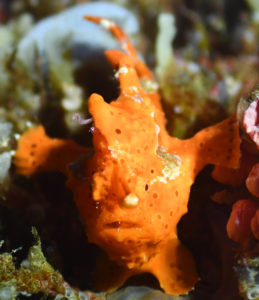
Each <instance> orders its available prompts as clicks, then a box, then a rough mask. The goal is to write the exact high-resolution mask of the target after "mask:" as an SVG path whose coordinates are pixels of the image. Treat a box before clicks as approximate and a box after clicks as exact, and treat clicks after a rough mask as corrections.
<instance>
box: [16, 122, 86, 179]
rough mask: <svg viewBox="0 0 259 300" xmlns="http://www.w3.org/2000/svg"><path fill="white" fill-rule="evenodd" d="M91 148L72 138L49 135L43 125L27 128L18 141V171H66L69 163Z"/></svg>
mask: <svg viewBox="0 0 259 300" xmlns="http://www.w3.org/2000/svg"><path fill="white" fill-rule="evenodd" d="M87 152H89V149H87V148H85V147H82V146H79V145H77V144H76V143H75V142H74V141H72V140H62V139H57V138H50V137H48V136H47V134H46V132H45V130H44V128H43V126H37V127H34V128H31V129H29V130H27V131H26V132H25V133H24V134H23V135H22V136H21V137H20V139H19V141H18V148H17V151H16V153H15V156H14V164H15V165H16V168H17V173H20V174H22V175H32V174H35V173H40V172H51V171H61V172H66V170H67V164H68V163H69V162H71V161H74V160H75V159H76V158H78V157H79V156H80V155H83V154H85V153H87Z"/></svg>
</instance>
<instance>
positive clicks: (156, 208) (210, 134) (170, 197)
mask: <svg viewBox="0 0 259 300" xmlns="http://www.w3.org/2000/svg"><path fill="white" fill-rule="evenodd" d="M86 19H87V20H90V21H93V22H96V23H101V21H102V19H100V18H97V17H86ZM109 30H110V31H111V32H112V33H113V34H114V35H115V36H116V37H117V39H118V40H119V41H120V42H121V44H122V46H123V48H124V49H126V53H123V52H121V51H119V50H109V51H106V53H105V54H106V57H107V59H108V60H109V62H110V63H111V65H112V66H113V67H114V68H115V69H117V70H118V71H117V75H118V80H119V83H120V89H121V92H120V96H119V98H118V99H116V100H115V101H112V102H111V103H110V104H108V103H106V102H105V101H104V99H103V98H102V97H101V96H100V95H97V94H93V95H91V97H90V99H89V101H88V108H89V112H90V113H91V115H92V117H93V120H94V127H93V131H92V134H93V144H94V154H93V155H92V156H91V157H89V158H87V159H86V160H85V167H84V170H85V174H84V175H85V178H86V180H83V179H78V178H76V177H75V176H74V174H73V172H71V171H70V170H69V168H68V167H67V165H68V163H69V162H71V161H74V160H75V159H76V158H79V157H80V156H81V155H83V154H89V153H90V151H92V150H91V149H86V148H84V147H80V146H78V145H76V144H75V143H74V142H73V141H61V140H58V139H50V138H48V137H47V136H46V135H45V133H44V131H43V129H42V127H37V128H34V129H30V130H29V131H28V132H26V133H25V134H24V135H23V136H22V137H21V139H20V140H19V144H18V150H17V152H16V155H15V164H16V166H17V171H18V172H20V173H21V174H24V175H31V174H33V173H37V172H41V171H50V170H61V171H63V172H65V173H66V174H67V176H68V182H67V185H68V186H69V188H70V189H71V190H72V191H73V194H74V200H75V202H76V204H77V206H78V208H79V210H80V214H81V216H82V218H83V220H84V223H85V229H86V233H87V236H88V239H89V241H90V242H92V243H95V244H97V245H99V246H100V247H101V248H102V249H104V250H105V252H106V253H107V256H108V259H105V260H104V258H103V260H102V263H101V267H99V269H100V272H98V273H97V277H98V279H99V282H97V286H98V288H99V289H101V290H112V289H115V288H117V287H119V286H121V285H122V284H123V283H124V282H125V281H126V280H127V278H129V277H130V276H132V275H134V274H139V273H144V272H150V273H152V274H153V275H155V276H156V277H157V279H158V280H159V282H160V285H161V287H162V288H163V289H164V290H165V291H166V292H167V293H169V294H174V295H179V294H185V293H186V292H188V291H190V290H191V289H192V288H193V287H194V285H195V283H196V282H197V280H198V275H197V273H196V270H195V263H194V260H193V258H192V255H191V253H190V252H189V251H188V249H186V248H185V247H184V246H183V245H182V244H181V243H180V241H179V240H178V238H177V231H176V226H177V223H178V221H179V220H180V218H181V216H182V215H183V214H185V213H186V212H187V203H188V199H189V193H190V187H191V185H192V184H193V182H194V180H195V177H196V175H197V174H198V172H199V171H200V170H201V169H202V168H203V167H204V166H205V165H207V164H214V165H221V166H224V167H228V168H237V167H238V163H239V156H240V151H239V148H240V138H239V133H238V126H237V122H236V120H235V118H234V117H231V118H229V119H227V120H225V121H223V122H221V123H219V124H217V125H215V126H211V127H209V128H206V129H204V130H202V131H200V132H199V133H197V134H196V135H195V136H194V137H193V138H191V139H189V140H179V139H177V138H174V137H171V136H169V135H168V133H167V131H166V128H165V125H166V120H165V117H164V113H163V111H162V108H161V104H160V97H159V94H158V93H157V92H156V91H147V90H145V89H144V86H147V85H148V84H150V83H151V84H153V85H154V83H155V82H154V78H153V75H152V73H151V72H150V71H149V69H148V68H147V67H146V65H145V64H144V63H143V62H142V61H140V60H139V59H138V57H137V55H136V52H135V50H134V48H133V46H132V45H131V43H130V41H129V40H128V38H127V37H126V36H125V34H124V33H123V32H122V31H121V29H120V28H119V27H118V26H117V25H115V24H113V23H110V26H109ZM39 139H42V140H44V147H41V144H42V142H39ZM35 143H36V144H37V151H34V155H33V157H31V155H30V151H31V147H32V144H35ZM59 143H60V145H62V147H61V148H62V151H60V154H61V155H57V153H58V147H59V146H58V144H59ZM65 144H67V147H68V150H66V147H65V146H64V145H65ZM53 147H54V149H55V151H54V152H53ZM73 148H75V151H74V150H73ZM229 149H231V153H232V154H231V155H229V153H230V151H229ZM53 153H55V157H54V159H53V158H52V155H53ZM63 153H67V154H68V157H64V156H63ZM69 153H71V156H70V157H69ZM172 161H173V162H172ZM32 162H33V163H32ZM50 162H51V163H50ZM168 170H169V173H168ZM171 171H172V173H170V172H171ZM129 194H133V195H134V196H135V197H136V198H137V199H138V202H137V204H136V205H134V206H133V207H127V205H126V204H127V203H126V204H125V197H126V196H127V195H129ZM114 270H116V272H113V273H114V274H113V276H111V274H112V271H114Z"/></svg>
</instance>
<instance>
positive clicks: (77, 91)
mask: <svg viewBox="0 0 259 300" xmlns="http://www.w3.org/2000/svg"><path fill="white" fill-rule="evenodd" d="M62 90H63V92H64V95H65V97H64V98H63V99H62V107H63V108H64V109H65V110H67V111H75V110H78V109H79V108H80V107H81V105H82V103H83V91H82V89H81V88H80V87H78V86H76V85H75V84H72V83H69V82H63V84H62Z"/></svg>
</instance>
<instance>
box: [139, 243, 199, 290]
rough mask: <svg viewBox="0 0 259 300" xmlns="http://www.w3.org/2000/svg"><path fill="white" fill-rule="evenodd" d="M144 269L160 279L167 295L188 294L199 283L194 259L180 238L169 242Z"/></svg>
mask: <svg viewBox="0 0 259 300" xmlns="http://www.w3.org/2000/svg"><path fill="white" fill-rule="evenodd" d="M143 267H145V268H146V269H147V271H148V272H150V273H152V274H153V275H154V276H155V277H156V278H157V279H158V281H159V283H160V286H161V288H162V289H163V290H164V291H165V292H166V293H167V294H172V295H183V294H186V293H187V292H189V291H190V290H191V289H193V287H194V285H195V283H196V282H197V281H198V275H197V273H196V267H195V262H194V259H193V257H192V255H191V253H190V251H189V250H188V249H187V248H186V247H185V246H184V245H183V244H181V242H180V241H179V240H178V238H174V239H171V240H169V241H168V242H167V244H166V245H165V247H164V248H163V249H161V251H160V253H158V254H157V255H156V256H155V257H153V258H152V259H151V260H150V261H149V262H148V264H147V265H146V266H143Z"/></svg>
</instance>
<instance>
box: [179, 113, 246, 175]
mask: <svg viewBox="0 0 259 300" xmlns="http://www.w3.org/2000/svg"><path fill="white" fill-rule="evenodd" d="M184 142H185V141H184ZM186 143H187V144H188V148H192V149H193V155H195V157H196V159H195V161H196V166H195V169H196V174H198V172H199V171H200V170H201V169H202V168H203V167H204V166H205V165H208V164H213V165H215V166H223V167H227V168H233V169H237V168H238V167H239V163H240V157H241V151H240V143H241V139H240V136H239V126H238V122H237V120H236V117H235V116H232V117H229V118H227V119H226V120H224V121H222V122H220V123H218V124H216V125H213V126H210V127H208V128H205V129H203V130H201V131H200V132H198V133H197V134H196V135H195V136H194V137H193V138H191V139H190V140H186Z"/></svg>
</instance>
